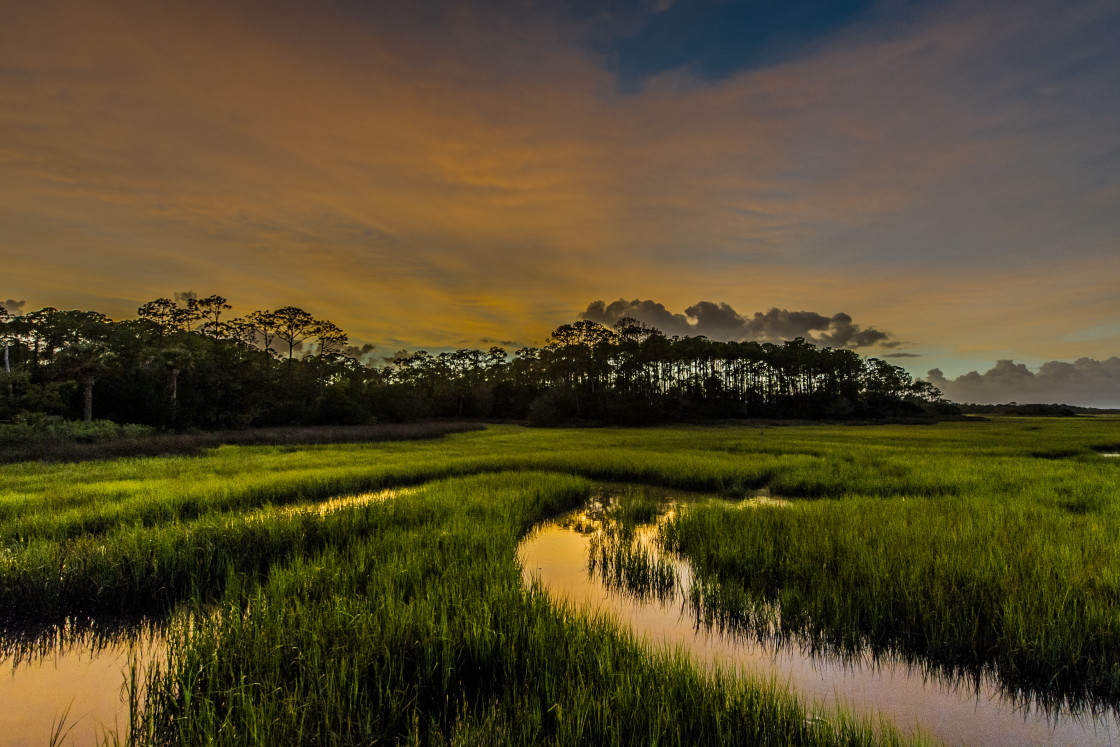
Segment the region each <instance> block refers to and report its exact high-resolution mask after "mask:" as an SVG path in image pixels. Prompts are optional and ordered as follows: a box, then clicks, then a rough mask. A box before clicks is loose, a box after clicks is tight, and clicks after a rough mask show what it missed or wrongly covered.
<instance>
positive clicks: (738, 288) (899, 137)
mask: <svg viewBox="0 0 1120 747" xmlns="http://www.w3.org/2000/svg"><path fill="white" fill-rule="evenodd" d="M573 4H575V5H581V6H583V7H584V8H586V10H587V12H586V13H582V14H579V19H581V20H578V23H577V22H574V21H573V22H572V23H573V24H574V25H569V26H566V27H564V28H562V29H561V28H560V27H559V26H558V25H556V24H554V23H552V21H551V20H549V19H550V18H552V17H553V15H555V14H548V13H546V14H545V16H547V18H545V20H542V18H544V16H541V13H540V11H541V9H542V8H545V7H548V6H553V7H559V6H564V7H567V6H568V5H569V4H568V3H541V2H535V3H526V2H521V1H520V0H507V2H504V3H497V4H495V5H501V6H502V7H503V8H506V9H507V10H508V8H525V9H526V10H525V12H524V13H520V14H518V13H514V12H512V11H508V12H507V11H501V12H499V11H491V10H489V7H490V5H491V4H489V3H477V2H470V1H462V2H461V1H459V0H452V1H451V2H445V3H440V4H439V9H438V10H437V11H430V10H429V4H427V3H420V4H391V3H389V4H386V3H354V2H342V3H321V4H315V3H265V2H263V1H262V0H247V2H243V3H226V2H220V1H219V0H199V1H198V2H195V3H190V4H174V3H146V2H142V1H140V0H112V1H111V2H105V3H89V2H82V1H81V0H42V1H41V2H35V3H22V4H9V5H10V6H11V7H10V8H9V9H7V10H8V11H9V12H8V13H7V15H6V16H5V22H4V23H2V24H0V164H3V166H2V167H0V256H3V257H4V260H5V261H4V265H5V266H4V271H5V281H6V283H5V285H6V286H7V290H6V291H5V293H7V294H12V295H19V296H20V297H23V298H27V299H29V303H31V304H32V305H52V306H59V307H64V308H67V307H87V308H88V307H91V305H92V304H97V305H96V306H92V307H94V308H99V309H101V310H104V311H106V312H107V313H109V314H110V315H112V316H114V317H118V316H123V315H126V314H131V313H132V312H133V311H134V310H135V308H136V306H137V305H138V304H139V303H141V302H143V301H145V300H149V299H151V298H155V297H158V296H163V295H166V294H167V292H168V289H171V288H197V289H198V290H199V292H200V293H201V294H202V295H206V294H209V293H212V292H217V293H221V294H222V295H226V296H228V297H229V298H230V299H231V300H232V301H233V302H235V303H238V304H245V305H247V306H248V307H250V308H275V307H278V306H284V305H296V306H299V307H301V308H307V309H309V310H310V311H312V313H314V315H315V316H319V317H326V318H330V319H332V320H333V321H336V323H338V324H340V325H341V326H343V327H344V328H345V329H346V330H347V331H348V332H350V333H351V334H352V336H353V337H354V339H362V340H376V341H378V342H379V344H381V345H383V346H385V348H386V349H395V348H396V347H398V346H400V347H412V346H415V345H418V344H420V345H424V346H428V347H432V346H445V345H446V346H449V345H454V344H458V341H459V340H461V339H464V337H466V336H469V337H470V338H471V339H472V340H474V339H482V338H483V337H486V338H491V339H502V340H505V339H516V340H526V341H528V342H532V341H534V340H537V341H539V338H540V337H541V335H542V333H543V331H544V330H547V329H549V328H551V327H553V326H555V325H556V324H557V323H559V322H562V321H566V316H565V315H566V314H567V313H568V312H567V311H566V310H570V309H573V308H579V307H580V306H581V305H582V304H583V303H586V301H587V299H591V298H613V297H615V296H614V294H616V293H620V292H621V293H624V294H626V295H627V296H630V297H634V295H635V294H637V293H638V292H639V291H640V292H641V293H645V294H649V295H651V296H652V297H654V298H657V299H661V301H662V302H663V303H667V304H669V305H670V306H671V307H672V308H673V309H675V310H680V309H685V308H686V306H687V305H688V304H689V303H690V302H692V301H693V300H695V299H697V298H720V299H725V300H727V301H729V302H730V303H731V304H732V305H733V306H736V307H738V308H744V307H745V306H746V305H747V304H748V303H753V304H755V305H754V306H753V307H751V308H756V309H769V308H771V307H776V308H777V309H778V310H779V312H780V313H779V314H778V316H777V317H776V318H771V317H770V316H769V315H770V313H771V312H766V313H763V314H762V315H761V316H762V317H763V318H762V319H759V320H757V321H756V315H753V314H748V315H746V316H740V315H738V314H735V313H733V310H732V312H731V313H729V312H727V310H726V309H723V308H722V307H721V305H720V304H718V303H715V304H712V306H711V307H702V308H697V313H698V314H699V316H696V317H691V318H690V317H688V316H687V315H686V314H679V316H681V317H683V322H681V324H682V325H689V326H679V328H678V330H677V332H678V333H680V334H688V333H694V331H693V330H692V329H691V326H690V325H691V324H694V323H695V324H701V323H703V324H705V325H706V326H710V327H711V328H712V330H711V332H710V333H711V334H713V335H714V334H717V332H718V333H719V334H726V335H746V334H747V333H748V331H749V330H748V326H749V325H752V324H753V325H754V326H753V327H751V328H750V330H753V332H752V333H753V334H758V335H765V336H770V335H777V334H778V331H777V330H778V328H780V327H782V326H786V327H790V328H792V329H793V330H794V331H795V332H796V331H798V330H800V331H803V333H804V334H806V335H810V334H811V335H814V336H816V337H817V338H819V339H822V340H823V339H825V338H826V337H827V339H828V341H829V344H835V345H841V344H842V345H845V346H848V347H856V346H865V347H867V343H869V342H871V340H870V339H869V338H868V335H872V336H873V335H874V334H875V333H876V330H875V329H865V328H859V329H856V328H855V325H853V324H851V323H846V322H845V321H844V319H843V318H834V316H832V315H823V314H818V315H816V316H815V317H813V318H809V319H804V318H802V319H798V318H796V317H795V316H792V315H797V314H806V313H807V312H797V311H782V310H783V309H806V308H812V309H819V308H828V309H844V310H845V311H846V312H847V313H848V314H850V315H852V316H854V317H855V318H857V319H879V320H885V319H889V320H890V325H891V328H892V330H894V331H895V332H896V333H898V334H900V335H902V334H903V330H905V336H906V338H907V339H921V340H922V341H923V343H924V344H928V345H931V346H938V347H939V348H940V349H941V350H952V351H953V352H954V353H955V352H959V351H960V350H963V349H965V348H966V347H967V346H972V348H970V349H972V350H975V344H977V343H978V341H979V340H978V338H981V337H982V338H984V340H983V342H991V341H996V342H998V344H999V345H1000V346H1001V347H1000V348H999V349H998V352H993V351H992V349H991V348H986V349H984V350H983V357H982V358H979V359H978V360H983V361H989V360H994V359H996V358H1009V357H1020V358H1023V357H1027V356H1029V357H1030V359H1032V360H1046V359H1051V358H1068V359H1071V360H1072V359H1073V358H1074V357H1077V356H1080V355H1092V356H1096V357H1101V356H1104V355H1111V354H1112V352H1113V350H1115V345H1114V344H1113V342H1112V340H1110V339H1109V338H1107V337H1106V338H1104V339H1103V340H1102V339H1097V338H1094V339H1093V340H1089V341H1086V342H1076V341H1074V342H1076V344H1077V345H1078V347H1077V349H1076V350H1073V349H1070V348H1069V347H1054V345H1055V342H1054V341H1055V340H1062V339H1064V337H1063V336H1065V335H1068V334H1069V333H1071V332H1075V331H1076V330H1079V329H1092V328H1094V326H1095V325H1099V324H1100V321H1101V320H1102V319H1110V318H1115V316H1116V314H1115V311H1116V300H1115V292H1114V289H1113V288H1112V287H1111V285H1114V283H1112V284H1111V285H1110V284H1109V283H1108V282H1107V281H1109V280H1111V279H1112V278H1113V277H1115V276H1116V272H1115V270H1116V268H1117V266H1120V260H1118V258H1117V257H1116V256H1115V254H1116V253H1115V251H1114V249H1115V247H1116V245H1117V237H1120V211H1116V210H1115V206H1116V204H1118V201H1120V182H1118V181H1117V176H1116V175H1117V174H1120V150H1117V149H1116V147H1115V132H1117V128H1118V123H1120V113H1118V112H1120V98H1118V97H1116V96H1115V95H1114V92H1115V88H1116V86H1115V74H1116V70H1117V69H1118V67H1117V62H1116V60H1117V57H1118V56H1120V46H1117V45H1116V44H1115V38H1114V37H1115V33H1114V29H1115V28H1116V26H1115V22H1116V16H1117V10H1116V4H1115V1H1114V0H1087V1H1086V2H1078V3H1074V4H1072V5H1069V6H1068V7H1067V6H1062V7H1061V12H1054V10H1055V8H1056V7H1057V3H1055V2H1053V0H1050V1H1049V2H1040V1H1039V0H1023V1H1022V2H1017V3H1010V2H1008V1H1007V0H1002V1H1001V2H995V3H967V2H964V1H963V0H948V2H944V3H919V4H915V7H916V8H917V14H916V16H915V17H914V18H911V19H908V20H907V21H906V22H904V23H899V22H897V21H892V20H891V19H889V18H887V19H884V20H882V21H881V22H880V21H879V20H876V19H875V18H871V19H868V21H867V23H866V24H860V25H859V26H858V27H847V29H846V30H845V31H844V32H842V33H839V34H837V35H834V36H830V38H829V39H827V40H822V43H821V44H820V45H815V46H814V47H813V48H812V49H805V50H803V51H804V54H799V55H798V57H797V58H796V59H791V60H789V61H788V62H786V63H783V64H779V65H772V66H768V67H765V68H758V69H751V70H740V71H738V72H736V73H735V74H733V75H729V76H727V77H724V78H721V79H719V80H711V79H704V78H703V77H702V76H700V77H697V76H696V75H693V74H690V73H689V71H688V70H681V69H678V70H672V71H668V72H666V73H665V74H664V75H663V76H659V77H658V79H656V80H649V81H647V83H648V85H644V86H643V87H642V90H641V91H639V92H633V93H621V92H620V91H619V88H618V85H617V84H618V81H617V77H616V75H615V74H614V72H613V71H612V67H611V65H610V63H609V61H607V60H605V59H604V58H603V57H602V56H601V55H600V54H597V53H596V52H595V45H594V44H591V43H589V42H588V39H589V38H591V37H592V36H594V35H595V34H596V33H599V32H601V29H598V30H596V29H593V28H592V27H593V26H596V25H597V24H598V25H601V24H602V23H607V21H601V20H600V19H601V18H603V17H604V15H603V13H601V12H600V9H601V8H602V7H603V6H604V4H603V3H598V2H581V3H573ZM609 5H610V7H611V8H621V9H620V10H614V11H612V13H609V14H607V15H608V16H611V17H616V18H617V17H619V16H624V17H625V16H627V11H626V8H628V7H631V6H637V7H640V8H642V9H644V10H643V11H642V12H648V11H649V10H650V8H651V6H653V5H654V0H632V2H623V0H618V2H611V3H609ZM684 5H685V3H678V4H677V5H675V6H673V7H672V8H669V9H668V11H667V12H666V13H664V14H661V16H659V17H660V18H663V19H666V20H671V17H672V16H674V14H676V13H678V12H683V10H686V9H685V8H683V6H684ZM698 5H712V3H710V2H707V1H706V0H705V2H704V3H700V4H698ZM899 5H900V4H898V3H884V4H883V6H884V7H885V6H899ZM901 5H908V4H905V3H904V4H901ZM405 6H407V7H408V8H409V9H410V10H400V8H404V7H405ZM421 6H423V7H421ZM560 15H563V14H562V13H561V14H560ZM630 15H633V14H630ZM506 16H508V17H506ZM611 22H612V23H613V22H614V21H611ZM618 23H623V24H625V19H623V21H618ZM581 24H582V25H581ZM619 33H621V32H619ZM580 34H583V36H580ZM1059 272H1060V273H1061V276H1062V277H1064V278H1066V280H1067V282H1063V283H1055V282H1054V278H1055V277H1056V275H1057V273H1059ZM1008 276H1014V277H1012V279H1011V281H1009V280H1008ZM1096 286H1100V289H1098V290H1094V291H1093V293H1094V294H1095V295H1092V296H1090V295H1088V294H1089V289H1090V288H1091V287H1096ZM233 289H236V290H233ZM966 292H967V293H966ZM748 294H749V295H748ZM1040 294H1044V296H1045V297H1044V298H1040ZM477 295H484V296H486V297H487V298H489V299H494V300H493V301H492V302H488V303H485V304H483V303H468V302H467V301H466V300H465V299H466V298H467V297H469V296H477ZM107 302H111V305H109V306H107V307H106V306H105V305H103V304H105V303H107ZM697 307H700V305H699V304H698V305H697ZM689 308H691V307H689ZM1052 309H1061V311H1060V312H1052V311H1050V310H1052ZM651 313H652V312H651ZM676 315H677V314H675V313H673V312H668V311H667V310H664V314H663V316H666V319H667V322H666V324H664V325H662V324H660V323H659V321H658V320H657V319H652V320H650V322H651V323H653V324H657V325H658V326H662V327H663V328H664V329H666V331H667V332H670V333H672V329H671V328H670V326H669V323H670V322H671V321H672V320H673V318H674V317H675V316H676ZM817 317H819V318H817ZM1074 317H1077V318H1076V319H1075V318H1074ZM701 319H703V320H704V321H703V322H701ZM825 320H827V322H828V325H827V327H826V326H823V325H824V321H825ZM977 320H983V323H982V324H978V323H977ZM860 333H863V335H864V336H863V337H860ZM891 342H892V341H891V340H885V339H880V340H879V343H878V346H879V347H881V348H886V347H887V346H888V345H889V344H891ZM1063 344H1064V343H1063ZM1071 344H1072V342H1071ZM1027 346H1034V347H1027ZM942 365H945V366H946V368H947V369H948V368H949V366H950V365H953V364H952V362H945V363H943V364H942ZM969 365H970V366H976V365H977V364H976V363H974V362H971V361H970V363H969ZM952 370H954V371H959V370H965V369H962V368H959V365H958V366H957V367H954V368H953V369H952Z"/></svg>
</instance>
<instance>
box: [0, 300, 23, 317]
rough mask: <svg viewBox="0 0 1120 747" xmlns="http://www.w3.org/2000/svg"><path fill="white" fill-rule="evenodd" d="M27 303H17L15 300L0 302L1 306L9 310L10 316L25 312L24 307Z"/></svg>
mask: <svg viewBox="0 0 1120 747" xmlns="http://www.w3.org/2000/svg"><path fill="white" fill-rule="evenodd" d="M26 303H27V302H26V301H16V300H15V299H13V298H9V299H8V300H7V301H0V306H3V307H4V308H5V309H7V310H8V313H9V314H20V313H22V312H23V307H24V304H26Z"/></svg>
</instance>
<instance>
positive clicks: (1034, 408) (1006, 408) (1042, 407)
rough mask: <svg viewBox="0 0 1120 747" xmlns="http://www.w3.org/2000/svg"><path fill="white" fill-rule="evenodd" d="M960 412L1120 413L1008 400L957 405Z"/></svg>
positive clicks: (1040, 415) (1029, 414)
mask: <svg viewBox="0 0 1120 747" xmlns="http://www.w3.org/2000/svg"><path fill="white" fill-rule="evenodd" d="M959 407H960V409H961V412H962V413H963V414H967V415H1012V416H1017V417H1025V418H1075V417H1077V416H1078V415H1105V414H1120V410H1116V409H1112V410H1109V409H1101V408H1099V407H1079V406H1077V405H1060V404H1057V403H1055V404H1050V405H1047V404H1042V403H1036V404H1023V405H1021V404H1019V403H1018V402H1008V403H1007V404H1004V405H976V404H969V405H965V404H962V405H959Z"/></svg>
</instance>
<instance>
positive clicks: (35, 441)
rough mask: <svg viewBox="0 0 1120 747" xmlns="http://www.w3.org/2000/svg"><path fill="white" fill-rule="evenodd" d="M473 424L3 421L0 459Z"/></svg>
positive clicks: (312, 440) (415, 434)
mask: <svg viewBox="0 0 1120 747" xmlns="http://www.w3.org/2000/svg"><path fill="white" fill-rule="evenodd" d="M480 428H481V426H479V425H474V424H471V423H453V422H424V423H403V424H386V425H330V426H328V425H324V426H303V427H289V428H247V429H241V430H233V431H199V432H196V433H159V432H157V431H156V430H155V429H154V428H149V427H146V426H140V425H117V424H115V423H110V422H109V421H107V420H95V421H93V422H92V423H82V422H73V421H63V420H61V419H58V418H54V419H49V418H48V419H44V420H43V421H41V422H32V423H14V424H0V463H9V464H10V463H12V462H25V461H29V460H34V461H42V462H85V461H91V460H98V459H119V458H122V457H144V456H170V455H175V454H187V455H199V454H202V453H203V452H205V451H206V450H207V449H213V448H217V447H218V446H223V445H230V446H232V445H236V446H264V445H268V446H276V445H284V444H287V445H306V444H338V443H360V442H366V441H411V440H415V439H422V438H438V437H440V436H445V435H447V434H449V433H463V432H466V431H472V430H479V429H480Z"/></svg>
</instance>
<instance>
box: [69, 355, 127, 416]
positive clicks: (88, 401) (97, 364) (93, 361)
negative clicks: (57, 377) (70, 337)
mask: <svg viewBox="0 0 1120 747" xmlns="http://www.w3.org/2000/svg"><path fill="white" fill-rule="evenodd" d="M115 358H116V356H115V355H114V354H113V353H112V352H111V351H110V350H109V348H108V347H107V346H106V345H105V344H104V343H102V342H89V341H82V342H76V343H74V344H73V345H68V346H67V347H65V348H63V349H62V352H61V353H59V355H58V360H57V362H56V365H58V366H59V367H60V368H61V370H62V371H64V372H66V373H67V374H68V375H69V376H72V377H74V378H76V379H78V381H80V382H81V385H82V398H83V407H82V419H83V420H85V421H86V422H87V423H88V422H90V421H91V420H93V384H94V382H95V381H96V380H97V375H98V374H99V373H101V372H102V371H104V370H105V369H106V368H108V367H109V366H110V365H111V364H112V362H113V360H114V359H115Z"/></svg>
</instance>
